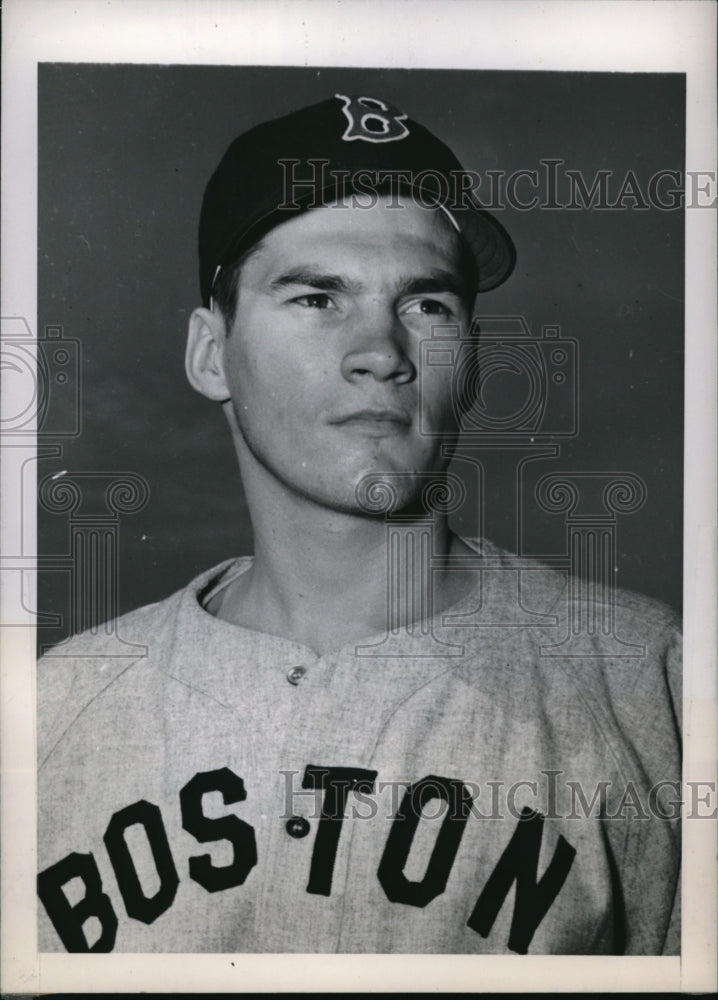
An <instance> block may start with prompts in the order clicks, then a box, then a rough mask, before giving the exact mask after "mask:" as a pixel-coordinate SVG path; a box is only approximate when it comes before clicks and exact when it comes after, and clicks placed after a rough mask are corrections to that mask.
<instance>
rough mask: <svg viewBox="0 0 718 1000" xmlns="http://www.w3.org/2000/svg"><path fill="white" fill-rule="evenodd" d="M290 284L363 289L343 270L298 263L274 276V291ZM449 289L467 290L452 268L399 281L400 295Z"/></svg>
mask: <svg viewBox="0 0 718 1000" xmlns="http://www.w3.org/2000/svg"><path fill="white" fill-rule="evenodd" d="M291 285H306V286H308V287H310V288H316V289H318V290H319V291H321V292H347V293H358V292H361V291H363V289H364V286H363V285H362V284H361V282H355V281H351V280H350V279H349V278H346V277H344V276H342V275H340V274H327V273H325V272H324V271H320V270H315V269H314V268H311V267H296V268H292V269H291V270H290V271H285V272H284V273H283V274H280V275H278V276H277V277H276V278H274V279H273V280H272V282H271V284H270V286H269V287H270V289H271V290H272V291H275V290H279V289H282V288H287V287H289V286H291ZM442 292H449V293H450V294H453V295H456V296H458V297H459V298H461V297H462V296H464V295H465V294H466V285H465V284H464V282H463V281H462V280H461V278H460V277H459V276H458V275H457V274H455V273H454V272H453V271H446V270H444V269H443V268H432V269H431V270H430V271H429V272H427V273H426V274H421V275H414V276H412V277H408V276H406V277H401V278H400V279H399V280H398V281H397V283H396V293H397V294H398V295H437V294H440V293H442Z"/></svg>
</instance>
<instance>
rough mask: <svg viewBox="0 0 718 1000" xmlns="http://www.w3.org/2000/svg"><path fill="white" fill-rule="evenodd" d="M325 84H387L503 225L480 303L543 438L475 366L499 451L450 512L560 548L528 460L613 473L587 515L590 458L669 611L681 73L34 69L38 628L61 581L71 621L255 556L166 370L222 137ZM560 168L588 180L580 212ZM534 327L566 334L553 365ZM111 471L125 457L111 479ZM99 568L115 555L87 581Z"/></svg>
mask: <svg viewBox="0 0 718 1000" xmlns="http://www.w3.org/2000/svg"><path fill="white" fill-rule="evenodd" d="M336 92H340V93H343V94H350V93H364V94H368V95H375V96H379V97H382V96H383V97H386V98H387V99H388V100H390V101H392V102H393V103H394V104H395V105H397V106H398V107H399V108H401V109H402V110H404V111H405V112H406V113H407V114H409V115H410V116H412V117H415V118H416V119H418V120H419V121H421V122H422V123H424V124H425V125H427V126H428V127H429V128H430V129H432V130H433V131H434V132H435V133H436V134H438V135H439V136H440V137H441V138H443V139H444V140H445V141H446V142H448V144H449V145H450V146H452V148H453V149H454V150H455V151H456V153H457V154H458V156H459V158H460V159H461V161H462V162H463V164H464V166H465V167H466V168H468V169H470V170H474V171H477V172H478V173H479V174H480V175H481V176H482V187H481V188H480V189H479V197H480V198H481V199H482V200H483V202H484V203H485V204H487V205H488V204H489V203H492V204H493V205H494V208H495V211H496V212H497V214H498V217H499V218H500V219H501V221H502V222H503V223H504V225H505V226H506V227H507V229H508V230H509V231H510V233H511V234H512V236H513V238H514V240H515V243H516V247H517V251H518V264H517V267H516V271H515V274H514V276H513V277H512V279H510V280H509V281H508V283H507V284H506V285H504V286H503V287H501V288H500V289H498V290H496V291H494V292H491V293H488V294H486V295H485V296H482V297H481V298H480V300H479V305H478V308H477V312H478V313H479V314H480V315H482V316H483V317H499V319H498V320H496V319H485V320H484V322H483V323H482V330H483V331H484V332H486V333H487V334H488V335H491V333H492V331H493V332H496V330H503V331H504V334H506V331H507V330H508V331H509V334H508V339H509V341H511V338H512V337H514V339H515V336H514V334H515V330H516V329H518V330H519V331H520V326H519V327H516V323H517V322H518V321H519V319H523V321H524V323H525V324H526V328H527V330H528V332H529V335H530V336H531V337H532V338H534V341H535V344H534V348H533V349H534V360H535V359H536V354H535V351H539V353H541V352H542V353H541V357H542V358H543V362H542V363H543V364H545V366H546V368H545V371H544V374H545V375H546V373H548V374H547V375H546V377H547V382H546V386H545V387H544V388H545V390H546V393H547V394H548V395H549V396H550V398H549V399H548V403H547V410H546V413H545V417H546V419H545V421H544V424H543V425H542V426H541V427H540V428H539V432H540V433H538V435H531V434H530V433H529V430H527V429H526V428H527V427H528V424H526V422H525V421H524V423H523V424H522V423H521V419H523V417H521V414H522V413H524V415H525V411H526V405H528V404H526V405H525V401H526V400H529V397H530V396H531V392H532V391H533V389H532V386H531V373H530V372H527V371H525V370H522V369H521V366H520V365H518V366H517V365H516V364H512V363H511V357H508V361H506V357H505V356H504V360H505V361H506V363H505V364H503V366H502V365H501V364H499V365H498V366H496V365H494V367H493V369H491V366H489V374H490V375H491V377H488V376H487V378H486V380H485V382H484V383H483V390H484V397H483V404H482V405H484V404H485V406H486V407H487V410H486V412H487V413H489V411H490V412H491V414H493V416H492V417H491V420H493V423H491V424H490V427H491V428H494V429H496V428H498V429H499V431H500V434H499V438H501V434H503V435H504V437H505V439H506V447H503V448H501V447H499V448H497V447H495V446H492V447H488V446H486V447H483V448H482V446H481V440H480V439H481V435H480V434H479V436H478V437H479V439H478V443H477V440H475V439H472V440H473V444H471V447H470V448H469V451H470V452H471V455H473V456H474V459H475V460H473V459H472V458H471V457H469V458H468V459H465V460H462V461H460V462H457V463H455V465H454V469H455V471H457V472H459V473H460V474H461V475H462V477H463V478H464V480H465V482H466V485H467V501H466V503H465V504H464V506H463V508H462V509H461V510H460V511H458V512H457V513H456V514H455V515H454V523H455V524H456V526H457V527H458V528H460V529H462V530H463V531H465V532H468V533H476V532H478V531H483V532H484V533H485V534H486V535H487V536H488V537H490V538H492V539H493V540H494V541H495V542H497V543H498V544H500V545H504V546H506V547H508V548H512V549H513V548H516V546H517V545H520V547H521V549H522V551H523V552H525V553H528V554H535V555H552V556H554V557H555V556H560V555H561V553H562V552H565V547H566V512H565V511H564V512H563V513H561V512H560V511H559V512H554V513H550V512H548V511H547V510H545V509H544V508H543V507H542V506H541V504H540V503H539V502H538V501H537V500H536V487H537V484H538V483H539V481H540V480H541V479H542V477H545V476H546V475H548V474H550V473H573V474H575V473H577V472H579V473H580V472H599V473H605V474H607V475H608V476H609V479H610V476H611V475H612V474H618V473H622V474H630V475H631V476H632V477H634V478H633V479H632V480H631V483H632V485H629V486H626V487H625V488H623V489H624V501H625V502H623V506H622V505H621V501H620V497H619V502H618V505H617V506H616V505H615V504H614V505H613V506H611V504H609V508H608V513H607V512H606V511H607V508H605V506H604V507H602V494H601V490H602V489H603V488H604V486H605V485H606V483H605V482H604V480H600V479H596V477H593V478H591V477H583V479H581V477H579V488H580V489H581V490H582V491H584V492H585V491H588V492H587V493H585V495H584V494H582V499H581V502H582V503H585V504H586V505H587V506H586V508H585V509H586V511H587V512H588V516H589V517H594V516H598V517H599V519H600V516H603V517H604V518H605V517H608V520H609V521H610V522H611V524H612V528H611V530H612V531H613V532H614V537H615V544H616V559H615V569H616V572H615V578H616V580H617V582H618V583H619V585H621V586H623V587H627V588H630V589H633V590H639V591H642V592H644V593H647V594H650V595H652V596H655V597H658V598H661V599H662V600H664V601H666V602H668V603H669V604H671V605H673V606H674V607H677V608H678V607H680V604H681V594H682V575H681V570H682V489H683V485H682V458H683V355H684V350H683V336H684V332H683V261H684V256H683V225H684V213H683V210H682V208H681V206H680V204H679V199H678V197H676V196H675V195H671V189H672V188H676V187H677V186H678V184H677V182H676V180H675V179H673V180H672V178H671V177H670V176H668V175H666V174H662V173H661V172H664V171H677V172H681V171H682V170H683V165H684V121H685V115H684V109H685V85H684V77H683V76H682V75H678V74H675V75H673V74H671V75H666V74H661V75H655V74H607V73H586V74H584V73H554V72H544V73H529V72H521V73H517V72H496V71H491V72H489V71H468V70H456V71H451V70H436V71H434V70H431V71H430V70H415V69H412V70H376V69H359V68H357V69H334V68H325V69H317V68H306V67H215V66H147V65H137V66H134V65H133V66H130V65H72V64H52V65H43V66H41V67H40V71H39V125H38V127H39V226H38V229H39V232H38V247H39V253H38V269H39V270H38V273H39V285H38V325H37V329H38V334H39V336H41V337H42V338H43V339H44V341H45V345H46V347H45V354H44V356H45V358H46V359H47V370H46V373H45V374H46V378H47V380H48V385H49V386H50V392H49V396H48V398H46V399H45V400H44V405H45V411H44V423H43V425H42V434H41V436H40V445H41V455H40V458H39V462H38V472H39V479H40V480H41V481H42V482H43V483H44V484H45V492H44V499H43V500H42V502H41V503H40V506H39V543H38V551H39V555H40V563H41V570H42V571H41V573H40V580H39V596H38V604H39V609H40V611H41V612H42V613H43V615H44V616H46V617H44V618H43V619H42V621H43V625H42V627H41V628H40V629H39V642H40V644H41V645H45V644H48V643H53V642H56V641H58V640H59V639H61V638H62V637H63V636H64V635H66V634H67V631H68V629H69V628H71V627H72V623H73V617H72V613H71V610H72V607H73V600H74V601H75V605H77V602H78V601H80V602H82V601H84V602H85V606H84V607H83V608H82V609H80V610H77V611H76V613H75V619H74V623H75V625H76V626H77V625H78V624H87V623H88V621H91V620H93V618H97V617H102V615H103V614H104V611H105V609H107V608H114V607H116V609H117V610H118V611H120V612H124V611H127V610H129V609H131V608H134V607H137V606H139V605H141V604H145V603H147V602H150V601H154V600H157V599H159V598H161V597H163V596H165V595H167V594H169V593H170V592H172V591H173V590H175V589H177V588H178V587H180V586H182V585H183V584H184V583H186V582H187V581H188V580H189V579H190V578H191V577H192V576H193V575H194V574H196V573H197V572H199V571H200V570H202V569H204V568H206V567H208V566H210V565H212V564H213V563H216V562H219V561H220V560H222V559H225V558H227V557H228V556H231V555H235V554H244V553H248V552H251V531H250V525H249V521H248V517H247V511H246V506H245V501H244V498H243V494H242V488H241V483H240V478H239V474H238V472H237V470H236V467H235V460H234V453H233V450H232V447H231V444H230V438H229V433H228V431H227V429H226V427H225V424H224V420H223V417H222V414H221V412H220V410H219V408H218V407H217V406H214V405H212V404H210V403H209V402H207V401H206V400H204V399H203V398H201V397H200V396H198V395H196V394H195V393H194V392H193V391H192V390H191V389H190V388H189V386H188V385H187V384H186V382H185V378H184V372H183V352H184V337H185V330H186V323H187V318H188V316H189V314H190V312H191V311H192V309H193V308H194V307H195V306H196V305H198V304H199V292H198V279H197V261H196V227H197V218H198V213H199V206H200V201H201V198H202V193H203V190H204V185H205V183H206V181H207V179H208V177H209V175H210V173H211V171H212V170H213V169H214V167H215V165H216V163H217V161H218V159H219V157H220V156H221V154H222V153H223V152H224V149H225V148H226V146H227V145H228V144H229V142H230V141H231V140H232V139H233V138H234V137H235V136H236V135H237V134H238V133H240V132H241V131H243V130H245V129H247V128H249V127H251V126H252V125H254V124H256V123H258V122H260V121H262V120H265V119H267V118H270V117H274V116H277V115H280V114H284V113H286V112H288V111H290V110H292V109H293V108H296V107H300V106H302V105H304V104H309V103H312V102H314V101H318V100H322V99H324V98H325V97H327V96H331V95H333V94H334V93H336ZM549 161H558V163H556V162H554V164H553V165H551V164H550V163H549ZM519 171H528V172H529V173H527V174H523V175H522V174H519V173H518V172H519ZM570 171H575V172H577V174H578V175H580V178H581V179H582V181H583V182H584V184H585V186H586V187H587V188H589V189H590V186H591V184H592V183H594V182H595V180H596V178H597V176H599V183H600V184H605V185H606V188H605V189H604V191H603V195H602V194H601V191H600V189H597V197H596V198H594V204H593V207H592V208H590V209H589V208H586V207H585V206H584V205H583V204H582V203H581V196H580V194H577V190H578V189H577V187H576V184H577V183H578V182H577V181H575V180H574V181H573V182H572V181H571V180H570V179H569V174H568V172H570ZM601 171H603V172H605V173H604V174H603V175H601V174H600V172H601ZM532 172H535V173H532ZM659 174H660V177H658V180H656V179H655V178H656V177H657V175H659ZM601 176H602V177H603V180H600V177H601ZM512 177H513V181H512V180H511V178H512ZM552 178H553V179H552ZM652 178H654V181H653V187H652V186H651V179H652ZM552 185H553V187H552ZM572 196H573V202H574V203H575V204H574V205H573V207H571V199H572ZM583 200H584V201H588V200H590V199H589V198H584V199H583ZM532 201H533V205H532ZM658 201H660V202H662V205H663V207H661V206H660V205H659V204H657V202H658ZM596 202H598V204H597V203H596ZM615 202H619V204H615V205H614V203H615ZM611 205H614V207H609V206H611ZM672 206H673V207H672ZM694 210H695V209H694ZM502 324H503V326H502ZM507 324H508V325H507ZM512 324H513V325H512ZM552 328H553V330H552ZM511 331H514V333H511ZM551 336H554V337H555V336H558V337H560V338H561V339H565V340H567V341H568V342H569V347H570V350H569V352H568V353H569V355H570V356H569V357H568V363H567V365H565V366H564V367H563V369H562V371H563V374H561V376H560V383H561V384H559V380H558V379H557V380H554V379H553V376H552V372H553V373H554V374H555V372H554V369H553V368H552V365H553V364H554V362H553V360H552V359H554V358H555V354H554V353H552V351H553V348H552V347H550V345H549V347H547V346H546V340H547V337H548V338H550V337H551ZM60 341H63V342H64V343H65V346H64V347H62V349H61V350H59V353H58V349H57V345H58V343H59V342H60ZM511 343H513V341H511ZM511 343H509V349H511ZM537 345H538V346H537ZM541 345H543V346H541ZM574 345H575V346H574ZM519 346H520V345H519ZM515 347H516V345H515V343H514V345H513V349H515ZM505 348H506V345H504V355H505ZM509 354H510V350H509ZM564 357H565V355H563V354H562V355H561V358H564ZM573 357H575V358H576V372H575V373H574V371H573V370H572V368H571V364H572V363H573V362H572V359H573ZM494 360H496V359H494ZM534 368H535V366H534ZM574 382H575V384H574ZM534 388H535V386H534ZM522 400H524V402H522ZM576 403H577V404H578V425H577V427H576V428H575V430H576V433H573V432H572V430H571V420H572V419H573V417H572V415H571V406H572V405H574V404H576ZM492 407H493V409H491V408H492ZM529 410H530V406H529ZM552 435H553V436H552ZM531 437H533V438H534V440H533V441H532V440H531ZM499 443H500V442H499ZM495 444H496V442H495V441H494V445H495ZM551 445H554V446H555V445H558V446H559V450H558V452H556V451H555V449H554V453H553V454H551ZM45 446H48V448H49V453H48V454H43V451H42V449H44V448H45ZM542 449H543V451H542ZM61 473H64V475H60V474H61ZM119 473H130V474H131V475H130V476H129V478H128V479H126V482H125V485H124V486H122V485H121V484H120V485H119V486H117V485H116V487H115V493H114V494H112V485H111V484H112V482H115V483H117V479H118V474H119ZM52 476H55V477H56V478H55V479H50V478H49V477H52ZM517 476H519V477H520V478H519V479H518V480H517ZM574 479H575V476H574ZM63 481H64V482H65V483H66V484H68V488H70V487H71V485H72V483H73V482H74V484H75V487H74V490H75V491H74V493H72V495H71V496H70V498H69V499H68V495H67V493H66V495H65V497H64V499H63V498H62V496H61V494H60V493H58V490H59V489H60V485H61V484H62V482H63ZM636 481H637V482H639V483H640V484H643V486H645V491H646V495H645V502H642V501H641V498H640V496H636V495H635V494H634V496H633V497H631V496H630V494H631V491H632V490H635V484H636ZM53 484H54V486H53ZM58 484H60V485H58ZM108 484H109V485H110V494H108ZM145 484H146V485H145ZM145 488H148V489H149V497H148V498H147V499H146V500H145V498H144V494H143V490H145ZM118 491H119V492H118ZM123 491H124V492H123ZM592 491H593V492H592ZM70 492H72V491H70ZM620 492H621V488H619V494H620ZM517 494H520V498H519V499H517ZM480 496H481V497H482V500H481V502H479V497H480ZM626 496H628V499H627V500H626ZM108 497H109V499H108ZM614 499H615V498H614ZM636 507H637V508H638V509H633V508H636ZM624 508H625V509H624ZM601 510H603V514H601ZM575 513H576V512H575V511H574V514H575ZM83 518H84V520H83ZM93 525H94V526H95V527H94V528H92V526H93ZM88 526H89V527H90V528H92V531H89V530H88ZM98 526H99V527H98ZM93 531H94V534H93ZM90 536H92V539H94V541H93V540H90V541H88V538H90ZM78 539H79V541H78ZM78 546H79V548H78ZM92 546H99V550H100V552H99V556H98V553H97V552H96V551H94V550H93V549H92ZM103 546H104V553H103ZM93 552H94V554H93ZM83 560H84V563H85V565H84V569H83V567H82V566H81V565H80V563H81V562H82V561H83ZM93 566H94V567H97V566H100V567H101V572H107V573H108V574H109V582H108V583H107V584H106V585H105V587H104V591H103V592H102V593H101V594H100V596H94V597H93V596H92V594H90V593H89V591H90V589H92V588H91V587H90V585H89V583H88V580H89V578H90V576H92V573H93V572H95V570H94V569H93ZM102 567H104V569H102ZM108 567H109V568H108ZM83 574H84V575H83ZM88 574H89V576H88ZM115 577H116V579H117V580H118V581H119V585H118V588H117V590H115V589H114V588H115V585H114V583H113V582H112V581H113V580H114V579H115ZM93 587H94V584H93ZM96 589H97V588H96V587H95V590H96ZM100 590H102V588H100ZM93 593H94V590H93ZM73 594H74V597H73Z"/></svg>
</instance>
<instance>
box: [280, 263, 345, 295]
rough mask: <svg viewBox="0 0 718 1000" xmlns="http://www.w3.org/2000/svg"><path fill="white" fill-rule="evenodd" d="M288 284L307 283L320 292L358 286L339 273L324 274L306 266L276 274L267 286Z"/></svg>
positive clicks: (284, 285) (341, 290)
mask: <svg viewBox="0 0 718 1000" xmlns="http://www.w3.org/2000/svg"><path fill="white" fill-rule="evenodd" d="M289 285H309V286H310V287H311V288H318V289H319V290H320V291H322V292H351V291H355V290H356V288H357V287H358V286H356V285H355V284H354V283H353V282H350V281H348V280H347V279H346V278H343V277H342V276H341V275H339V274H325V273H324V272H323V271H316V270H314V269H313V268H307V267H297V268H292V270H291V271H286V272H285V273H284V274H280V275H278V276H277V277H276V278H274V279H273V281H272V282H271V284H270V286H269V287H270V288H271V289H272V290H275V289H281V288H286V287H288V286H289Z"/></svg>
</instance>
